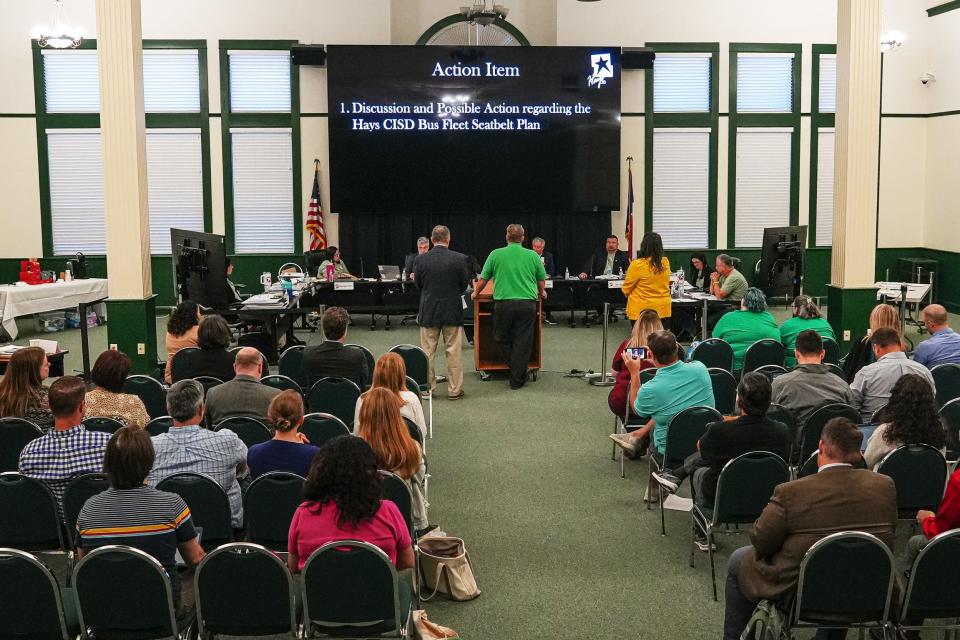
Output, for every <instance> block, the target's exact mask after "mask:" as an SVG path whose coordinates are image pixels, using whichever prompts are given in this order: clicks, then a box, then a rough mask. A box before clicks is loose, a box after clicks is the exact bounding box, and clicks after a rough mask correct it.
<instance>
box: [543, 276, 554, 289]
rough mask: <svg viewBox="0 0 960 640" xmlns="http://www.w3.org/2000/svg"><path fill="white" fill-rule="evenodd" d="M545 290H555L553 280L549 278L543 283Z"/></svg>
mask: <svg viewBox="0 0 960 640" xmlns="http://www.w3.org/2000/svg"><path fill="white" fill-rule="evenodd" d="M543 288H544V289H553V280H550V279H549V278H548V279H546V280H544V281H543Z"/></svg>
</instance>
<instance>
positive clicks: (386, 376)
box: [353, 352, 427, 434]
mask: <svg viewBox="0 0 960 640" xmlns="http://www.w3.org/2000/svg"><path fill="white" fill-rule="evenodd" d="M381 387H382V388H384V389H387V390H388V391H390V392H391V393H393V394H394V395H395V396H396V397H397V399H398V400H399V401H400V415H401V416H403V417H404V418H408V419H410V420H411V421H413V422H414V424H416V425H417V426H418V427H420V433H422V434H426V432H427V431H426V430H427V421H426V419H425V418H424V417H423V404H422V403H421V402H420V396H419V394H416V393H414V392H413V391H410V390H408V389H407V366H406V365H405V364H404V363H403V358H401V357H400V355H399V354H396V353H392V352H391V353H385V354H383V355H382V356H380V357H379V358H378V359H377V364H376V365H375V366H374V367H373V385H372V387H371V389H378V388H381ZM367 393H370V392H369V391H367ZM367 393H364V394H363V395H362V396H360V398H359V399H358V400H357V408H356V411H355V413H354V416H353V425H354V430H356V429H357V425H359V424H360V407H361V406H363V398H364V396H366V395H367Z"/></svg>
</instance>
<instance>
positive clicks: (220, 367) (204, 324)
mask: <svg viewBox="0 0 960 640" xmlns="http://www.w3.org/2000/svg"><path fill="white" fill-rule="evenodd" d="M197 346H199V347H200V349H199V350H198V351H186V352H184V353H182V354H180V358H184V359H185V361H184V362H183V363H182V364H183V371H185V372H186V373H187V376H186V377H189V378H197V377H199V376H213V377H214V378H218V379H219V380H221V381H223V382H226V381H227V380H233V375H234V373H233V354H232V353H230V352H229V351H228V349H229V347H230V325H228V324H227V321H226V320H224V319H223V318H222V317H221V316H203V318H202V319H201V320H200V329H199V330H198V331H197ZM177 362H178V363H179V362H180V360H179V359H178V360H177ZM178 368H179V367H178ZM179 381H180V380H174V382H179Z"/></svg>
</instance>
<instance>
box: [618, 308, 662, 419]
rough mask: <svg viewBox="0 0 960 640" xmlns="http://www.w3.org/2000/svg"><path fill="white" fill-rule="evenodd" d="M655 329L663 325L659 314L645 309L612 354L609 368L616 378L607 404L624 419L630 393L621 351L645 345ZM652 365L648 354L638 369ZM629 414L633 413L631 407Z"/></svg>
mask: <svg viewBox="0 0 960 640" xmlns="http://www.w3.org/2000/svg"><path fill="white" fill-rule="evenodd" d="M655 331H663V325H662V324H661V323H660V316H658V315H657V312H656V311H653V310H652V309H646V310H645V311H643V312H641V313H640V316H639V317H638V318H637V321H636V322H634V323H633V330H632V331H631V332H630V337H629V338H627V339H626V340H624V341H623V342H621V343H620V346H619V347H617V350H616V352H614V355H613V363H612V364H611V365H610V366H611V368H612V369H613V370H614V371H615V372H616V374H617V378H616V381H615V382H614V384H613V387H611V388H610V394H609V395H608V396H607V405H608V406H609V407H610V411H612V412H613V413H614V414H615V415H618V416H620V417H621V418H623V420H624V421H626V419H627V418H628V417H629V416H625V415H624V411H626V410H627V396H628V395H629V393H630V370H629V369H627V368H626V367H625V366H624V364H623V352H624V351H625V350H626V349H627V347H631V348H636V347H646V346H647V338H648V337H649V336H650V334H651V333H653V332H655ZM653 367H654V364H653V358H652V357H651V356H650V355H649V354H648V355H647V358H646V359H644V360H642V361H641V363H640V371H643V370H644V369H652V368H653ZM630 414H631V415H633V409H632V408H631V410H630Z"/></svg>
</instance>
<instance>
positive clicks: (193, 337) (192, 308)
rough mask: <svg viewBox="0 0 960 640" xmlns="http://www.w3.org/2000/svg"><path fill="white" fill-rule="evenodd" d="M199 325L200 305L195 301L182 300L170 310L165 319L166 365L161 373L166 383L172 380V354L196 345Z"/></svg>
mask: <svg viewBox="0 0 960 640" xmlns="http://www.w3.org/2000/svg"><path fill="white" fill-rule="evenodd" d="M199 326H200V307H198V306H197V303H196V302H191V301H190V300H184V301H183V302H181V303H180V304H178V305H177V306H176V307H174V308H173V311H171V312H170V318H169V319H168V320H167V367H166V370H165V371H164V373H163V377H164V379H165V380H166V381H167V384H170V383H171V382H173V373H172V371H171V368H170V367H171V365H172V363H173V356H174V355H175V354H176V353H177V351H180V349H185V348H186V347H196V346H198V345H197V331H198V328H199Z"/></svg>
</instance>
